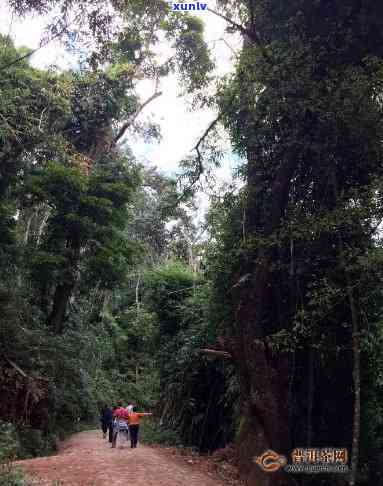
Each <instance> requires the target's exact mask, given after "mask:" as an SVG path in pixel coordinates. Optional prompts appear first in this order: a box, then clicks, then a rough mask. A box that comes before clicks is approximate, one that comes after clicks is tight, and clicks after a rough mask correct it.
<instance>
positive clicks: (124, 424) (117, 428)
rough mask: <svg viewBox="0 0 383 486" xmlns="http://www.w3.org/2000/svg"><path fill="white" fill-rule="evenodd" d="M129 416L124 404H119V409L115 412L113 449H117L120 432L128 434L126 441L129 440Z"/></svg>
mask: <svg viewBox="0 0 383 486" xmlns="http://www.w3.org/2000/svg"><path fill="white" fill-rule="evenodd" d="M128 418H129V414H128V412H127V410H126V409H125V408H124V407H123V406H122V402H119V403H118V407H117V408H116V409H115V410H114V411H113V419H114V421H113V439H112V448H115V447H116V443H117V437H118V434H119V433H120V432H123V433H125V434H126V440H129V435H128V434H129V426H128Z"/></svg>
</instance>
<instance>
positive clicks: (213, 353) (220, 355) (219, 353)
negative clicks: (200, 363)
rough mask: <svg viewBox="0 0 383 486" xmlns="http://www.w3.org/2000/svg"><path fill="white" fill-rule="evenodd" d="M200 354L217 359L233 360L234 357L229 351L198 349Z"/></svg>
mask: <svg viewBox="0 0 383 486" xmlns="http://www.w3.org/2000/svg"><path fill="white" fill-rule="evenodd" d="M198 352H199V353H200V354H207V355H210V356H215V357H217V358H226V359H233V357H232V355H231V354H230V353H228V352H227V351H218V350H216V349H208V348H204V349H198Z"/></svg>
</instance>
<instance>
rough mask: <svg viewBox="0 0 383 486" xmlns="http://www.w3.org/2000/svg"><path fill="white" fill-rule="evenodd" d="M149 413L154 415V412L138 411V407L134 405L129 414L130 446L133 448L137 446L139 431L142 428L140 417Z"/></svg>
mask: <svg viewBox="0 0 383 486" xmlns="http://www.w3.org/2000/svg"><path fill="white" fill-rule="evenodd" d="M148 415H153V414H152V413H146V412H145V413H144V412H141V413H138V412H137V407H136V406H134V407H133V411H132V412H131V413H130V414H129V416H128V422H129V432H130V446H131V448H132V449H134V448H136V447H137V442H138V431H139V429H140V419H141V417H147V416H148Z"/></svg>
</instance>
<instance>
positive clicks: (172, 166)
mask: <svg viewBox="0 0 383 486" xmlns="http://www.w3.org/2000/svg"><path fill="white" fill-rule="evenodd" d="M214 4H215V1H210V2H209V3H208V5H209V7H213V8H214V6H215V5H214ZM194 13H195V14H196V15H197V16H199V17H200V18H201V19H203V20H204V22H205V29H206V30H205V39H206V41H207V43H208V46H209V48H210V49H211V52H212V54H213V57H214V58H215V60H216V64H217V74H218V75H222V74H226V73H229V72H231V70H232V66H233V52H232V50H231V49H230V47H228V45H227V44H229V45H230V46H231V47H233V48H236V49H237V48H238V47H239V46H240V39H239V36H234V35H233V34H227V33H225V27H226V22H225V21H224V20H222V19H220V18H219V17H217V16H215V15H214V14H212V13H209V12H193V14H194ZM179 15H182V13H180V14H179ZM46 22H47V20H46V19H44V18H41V17H37V16H35V17H33V18H31V17H28V18H27V19H20V18H17V17H14V16H12V15H11V14H10V12H9V11H8V9H7V8H6V6H5V5H4V4H3V0H0V32H1V33H3V34H9V35H10V37H11V38H12V39H13V41H14V43H15V45H16V46H17V47H19V46H28V47H30V48H37V47H38V46H39V44H40V40H41V37H42V34H43V31H44V27H45V25H46ZM222 39H225V41H226V43H225V42H224V41H223V40H222ZM162 50H163V52H165V51H167V50H168V46H165V45H163V46H162V45H161V46H159V53H160V54H161V51H162ZM75 62H76V61H75V60H74V59H73V57H71V55H70V54H69V53H67V52H65V50H64V48H63V47H62V46H61V45H60V43H59V41H54V42H51V43H49V44H48V45H47V46H45V47H43V48H42V49H40V50H39V51H38V52H37V53H36V54H34V55H33V56H32V58H31V63H32V64H33V65H34V66H36V67H39V68H46V67H48V66H50V65H52V64H54V65H57V66H59V67H61V68H63V69H64V68H70V67H75ZM181 89H182V87H181V86H179V84H178V81H177V79H176V77H175V76H174V75H170V76H168V77H167V78H166V79H164V80H162V82H161V86H160V90H161V91H162V92H163V94H162V96H161V97H160V98H157V99H156V100H154V101H153V102H152V103H151V104H150V105H148V107H147V108H146V109H145V110H144V112H143V113H142V115H141V117H142V119H145V118H146V117H147V116H151V118H152V119H153V121H154V122H156V123H158V124H159V125H160V127H161V133H162V141H161V142H160V143H156V144H147V143H145V142H143V141H140V140H134V141H133V142H132V141H131V140H129V145H130V146H131V147H132V149H133V151H134V153H135V155H136V157H137V158H138V159H139V160H147V161H148V162H149V163H150V165H155V166H156V167H158V168H159V169H160V171H161V172H164V173H167V174H174V173H175V172H177V169H178V162H179V161H180V160H182V158H184V157H185V156H186V155H188V154H189V153H190V151H191V149H192V148H193V146H194V145H195V144H196V142H197V141H198V139H199V138H200V136H201V135H202V134H203V133H204V131H205V129H206V128H207V126H208V125H209V123H210V122H211V121H212V120H213V119H214V118H215V116H216V115H215V113H214V112H213V111H212V110H207V109H205V110H199V111H198V112H191V111H190V110H189V109H188V106H187V102H186V100H184V99H183V98H181V97H180V96H179V93H180V91H181ZM138 91H139V93H140V95H141V96H142V99H143V100H145V99H146V98H148V97H149V96H150V95H151V94H153V92H154V86H153V84H152V83H150V82H148V81H142V82H141V83H140V85H139V86H138ZM223 143H224V146H225V150H227V156H226V157H225V160H224V163H223V164H222V167H221V168H220V169H218V170H217V177H218V179H219V180H220V181H222V182H223V181H227V182H228V181H230V179H231V172H232V169H233V167H234V166H235V163H234V160H235V158H234V157H233V155H232V154H231V151H230V147H229V144H228V142H227V140H226V141H223ZM200 202H201V205H200V211H201V213H203V212H204V211H205V209H206V205H207V200H206V198H205V197H203V196H201V201H200ZM201 215H202V214H201Z"/></svg>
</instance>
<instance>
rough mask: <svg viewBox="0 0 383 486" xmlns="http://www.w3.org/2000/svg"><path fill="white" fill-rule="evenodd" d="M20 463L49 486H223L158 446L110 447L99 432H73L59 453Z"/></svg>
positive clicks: (124, 443) (124, 445)
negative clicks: (163, 451)
mask: <svg viewBox="0 0 383 486" xmlns="http://www.w3.org/2000/svg"><path fill="white" fill-rule="evenodd" d="M17 464H18V465H20V466H21V467H22V468H23V469H24V470H25V472H27V473H28V474H30V475H32V476H33V477H35V476H37V477H39V478H41V479H42V480H43V481H42V484H43V485H46V486H48V485H49V486H51V484H52V482H54V481H56V483H53V484H55V486H59V485H60V486H129V485H132V486H223V483H222V482H220V481H218V480H216V479H213V478H212V477H209V476H208V475H206V474H205V473H203V472H200V471H196V470H195V469H194V468H193V467H189V466H188V465H187V464H183V463H180V462H179V461H177V460H176V459H175V458H172V457H170V456H168V455H166V454H163V453H161V451H160V450H157V449H152V448H150V447H147V446H142V445H139V446H138V447H137V449H130V448H129V447H128V444H127V442H123V445H122V448H121V445H120V444H117V448H116V449H111V448H110V444H109V443H108V442H107V441H106V440H103V439H102V438H101V433H100V432H99V431H90V432H81V433H80V434H76V435H74V436H73V437H72V438H71V439H69V440H68V441H66V442H65V443H64V444H63V446H62V448H61V450H60V452H59V454H58V455H57V456H50V457H38V458H36V459H29V460H26V461H19V462H18V463H17Z"/></svg>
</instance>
